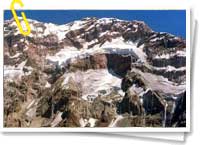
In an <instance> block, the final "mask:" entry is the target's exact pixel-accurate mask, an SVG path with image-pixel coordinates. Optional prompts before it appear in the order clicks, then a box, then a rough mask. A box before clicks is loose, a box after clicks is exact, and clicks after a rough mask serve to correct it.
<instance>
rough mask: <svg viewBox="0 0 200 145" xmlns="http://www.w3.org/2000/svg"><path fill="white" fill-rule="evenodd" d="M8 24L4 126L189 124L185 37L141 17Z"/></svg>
mask: <svg viewBox="0 0 200 145" xmlns="http://www.w3.org/2000/svg"><path fill="white" fill-rule="evenodd" d="M29 23H30V26H31V29H32V32H31V34H30V35H29V36H27V37H24V36H23V35H21V34H20V32H19V31H18V28H17V26H16V24H15V21H14V20H7V21H5V23H4V126H5V127H185V125H186V118H185V115H186V110H185V108H186V106H185V105H186V104H185V98H186V41H185V40H184V39H182V38H180V37H176V36H174V35H171V34H168V33H163V32H155V31H153V30H152V29H151V28H150V27H149V26H148V25H146V24H145V23H144V22H141V21H124V20H119V19H115V18H101V19H98V18H95V17H92V18H84V19H82V20H79V21H74V22H71V23H68V24H64V25H56V24H51V23H43V22H38V21H35V20H29Z"/></svg>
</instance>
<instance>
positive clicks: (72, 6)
mask: <svg viewBox="0 0 200 145" xmlns="http://www.w3.org/2000/svg"><path fill="white" fill-rule="evenodd" d="M22 1H23V3H24V5H25V6H24V9H30V10H38V9H44V10H79V9H80V10H186V48H187V49H186V56H187V57H186V70H187V71H186V112H187V113H186V127H183V128H162V127H159V128H154V127H125V128H123V127H115V128H110V127H103V128H102V127H96V128H80V127H78V128H71V127H66V128H5V127H3V49H0V68H1V69H0V77H1V78H0V106H1V110H0V121H1V122H0V129H1V131H3V132H190V98H191V96H190V50H191V48H190V47H191V44H190V9H189V8H188V7H187V6H184V2H183V4H182V5H183V6H178V7H175V6H174V5H172V4H171V5H169V4H166V3H165V2H164V1H163V2H162V3H163V4H161V3H160V4H159V6H158V5H156V6H154V5H153V4H151V3H153V2H152V1H149V2H148V0H147V4H148V3H149V6H148V7H147V6H145V7H144V6H143V5H142V3H141V4H140V3H138V4H137V3H135V4H134V5H132V4H128V3H126V4H125V3H123V2H124V0H122V3H123V4H122V3H117V2H116V0H109V1H110V2H108V0H106V1H104V0H101V1H102V2H100V1H94V0H93V1H90V0H84V1H82V2H81V0H78V1H79V3H76V2H70V3H68V2H66V1H65V0H59V3H58V2H56V1H49V0H42V1H40V0H34V1H25V0H22ZM87 1H90V4H89V5H87ZM103 1H104V3H105V2H106V3H107V4H104V3H103ZM125 1H129V0H125ZM159 1H160V0H159ZM10 2H11V1H5V3H3V9H1V10H0V16H1V18H0V22H3V13H2V12H3V10H5V9H9V6H10ZM113 2H114V3H116V5H115V6H113V5H112V4H113ZM141 2H142V1H141ZM46 3H48V5H47V4H46ZM66 3H67V4H66ZM99 3H100V4H102V5H100V4H99ZM129 3H130V1H129ZM38 4H39V5H38ZM147 4H146V5H147ZM166 7H168V8H166ZM19 9H21V8H19ZM0 28H1V29H0V33H1V35H0V44H1V48H3V24H2V23H1V24H0Z"/></svg>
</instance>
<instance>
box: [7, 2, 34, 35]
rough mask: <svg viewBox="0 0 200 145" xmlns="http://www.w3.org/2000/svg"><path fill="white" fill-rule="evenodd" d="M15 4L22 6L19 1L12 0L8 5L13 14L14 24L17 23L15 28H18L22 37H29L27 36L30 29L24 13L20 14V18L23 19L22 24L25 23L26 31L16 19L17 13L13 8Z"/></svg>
mask: <svg viewBox="0 0 200 145" xmlns="http://www.w3.org/2000/svg"><path fill="white" fill-rule="evenodd" d="M16 3H18V4H19V5H20V6H21V7H23V6H24V4H23V3H22V1H21V0H13V1H12V3H11V5H10V9H11V11H12V14H13V17H14V19H15V21H16V23H17V26H18V28H19V31H20V32H21V34H23V35H24V36H27V35H29V34H30V33H31V27H30V25H29V23H28V21H27V18H26V15H25V13H24V12H21V15H22V18H23V20H24V22H25V25H26V29H27V30H26V31H24V30H23V27H22V25H21V24H20V21H19V19H18V16H17V13H16V11H15V7H14V6H15V4H16Z"/></svg>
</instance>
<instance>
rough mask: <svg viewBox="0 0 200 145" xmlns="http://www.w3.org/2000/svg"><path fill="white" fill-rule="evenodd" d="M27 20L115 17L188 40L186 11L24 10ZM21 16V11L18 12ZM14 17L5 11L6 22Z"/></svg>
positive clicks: (59, 20) (64, 21) (63, 21)
mask: <svg viewBox="0 0 200 145" xmlns="http://www.w3.org/2000/svg"><path fill="white" fill-rule="evenodd" d="M24 12H25V14H26V16H27V18H30V19H35V20H38V21H42V22H51V23H55V24H65V23H68V22H72V21H74V20H79V19H82V18H85V17H97V18H102V17H113V18H118V19H122V20H130V21H132V20H140V21H144V22H145V23H146V24H148V25H149V26H150V27H151V28H152V29H153V30H154V31H157V32H168V33H171V34H174V35H177V36H181V37H183V38H186V11H185V10H24ZM17 13H18V16H20V11H18V12H17ZM12 17H13V16H12V14H11V12H10V11H9V10H6V11H4V20H7V19H11V18H12Z"/></svg>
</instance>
